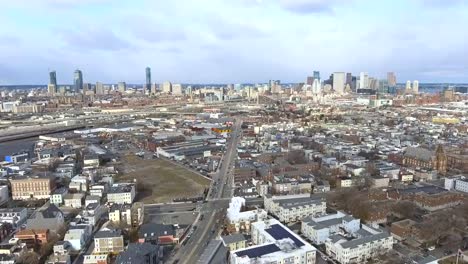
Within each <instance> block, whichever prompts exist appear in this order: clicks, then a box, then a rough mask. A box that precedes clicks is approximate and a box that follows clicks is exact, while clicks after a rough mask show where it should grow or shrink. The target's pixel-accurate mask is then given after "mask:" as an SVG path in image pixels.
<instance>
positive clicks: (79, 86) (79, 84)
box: [73, 70, 83, 93]
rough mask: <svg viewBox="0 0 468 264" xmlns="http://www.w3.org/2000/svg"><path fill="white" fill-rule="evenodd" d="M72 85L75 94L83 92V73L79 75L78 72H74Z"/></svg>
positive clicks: (79, 72)
mask: <svg viewBox="0 0 468 264" xmlns="http://www.w3.org/2000/svg"><path fill="white" fill-rule="evenodd" d="M73 84H74V86H75V87H74V91H75V93H79V92H80V91H81V90H83V73H81V71H80V70H75V75H74V78H73Z"/></svg>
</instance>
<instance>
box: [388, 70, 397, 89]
mask: <svg viewBox="0 0 468 264" xmlns="http://www.w3.org/2000/svg"><path fill="white" fill-rule="evenodd" d="M387 82H388V86H389V87H395V86H396V83H397V80H396V75H395V73H394V72H387Z"/></svg>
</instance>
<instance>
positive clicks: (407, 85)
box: [405, 81, 412, 93]
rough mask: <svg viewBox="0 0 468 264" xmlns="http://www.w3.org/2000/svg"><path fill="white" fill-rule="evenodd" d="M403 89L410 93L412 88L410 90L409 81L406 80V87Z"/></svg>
mask: <svg viewBox="0 0 468 264" xmlns="http://www.w3.org/2000/svg"><path fill="white" fill-rule="evenodd" d="M405 91H406V92H407V93H411V92H412V90H411V81H406V89H405Z"/></svg>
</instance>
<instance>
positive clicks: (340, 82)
mask: <svg viewBox="0 0 468 264" xmlns="http://www.w3.org/2000/svg"><path fill="white" fill-rule="evenodd" d="M345 81H346V80H345V73H344V72H335V73H333V90H335V93H338V94H343V93H344V88H345Z"/></svg>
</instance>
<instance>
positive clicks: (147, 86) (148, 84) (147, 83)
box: [145, 67, 151, 93]
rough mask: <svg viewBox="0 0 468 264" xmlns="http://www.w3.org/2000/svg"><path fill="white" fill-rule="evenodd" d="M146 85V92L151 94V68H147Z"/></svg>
mask: <svg viewBox="0 0 468 264" xmlns="http://www.w3.org/2000/svg"><path fill="white" fill-rule="evenodd" d="M145 73H146V83H145V92H147V93H149V92H150V91H151V68H150V67H146V69H145Z"/></svg>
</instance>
